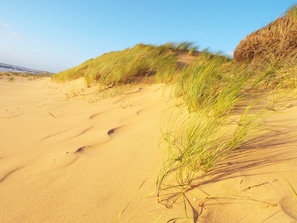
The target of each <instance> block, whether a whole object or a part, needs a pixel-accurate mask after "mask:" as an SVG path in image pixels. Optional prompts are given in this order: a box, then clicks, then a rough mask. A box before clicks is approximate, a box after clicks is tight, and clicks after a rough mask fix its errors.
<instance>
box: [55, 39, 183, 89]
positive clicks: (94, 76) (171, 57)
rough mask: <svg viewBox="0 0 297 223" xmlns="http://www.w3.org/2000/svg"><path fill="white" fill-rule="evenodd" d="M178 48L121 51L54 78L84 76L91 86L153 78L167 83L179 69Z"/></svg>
mask: <svg viewBox="0 0 297 223" xmlns="http://www.w3.org/2000/svg"><path fill="white" fill-rule="evenodd" d="M176 53H177V48H176V46H174V45H173V44H164V45H161V46H152V45H144V44H138V45H136V46H134V47H133V48H128V49H125V50H122V51H118V52H111V53H106V54H104V55H102V56H99V57H97V58H95V59H91V60H88V61H86V62H85V63H83V64H81V65H80V66H77V67H75V68H72V69H69V70H66V71H63V72H61V73H58V74H57V75H54V76H53V79H55V80H62V81H64V80H71V79H75V78H78V77H84V78H85V79H86V82H87V84H88V85H89V84H91V83H92V82H99V83H101V84H105V85H114V84H126V83H131V82H136V81H139V80H142V81H143V79H145V78H149V77H153V81H165V79H167V80H168V79H170V76H171V74H172V73H173V71H175V70H176V69H177V68H178V63H177V56H176Z"/></svg>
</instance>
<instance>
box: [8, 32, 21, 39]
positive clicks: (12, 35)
mask: <svg viewBox="0 0 297 223" xmlns="http://www.w3.org/2000/svg"><path fill="white" fill-rule="evenodd" d="M9 36H10V37H13V38H16V39H21V38H22V37H21V35H19V34H17V33H16V32H10V33H9Z"/></svg>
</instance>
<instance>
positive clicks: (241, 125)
mask: <svg viewBox="0 0 297 223" xmlns="http://www.w3.org/2000/svg"><path fill="white" fill-rule="evenodd" d="M296 33H297V6H294V7H292V8H290V9H289V10H288V11H287V13H286V15H285V16H284V17H281V18H278V19H277V20H276V21H275V22H273V23H271V24H269V25H268V26H267V27H264V28H262V29H260V30H259V31H256V32H254V33H252V34H251V35H249V36H247V37H246V38H245V39H244V40H243V41H241V42H240V43H239V45H238V47H237V48H236V51H235V53H234V57H235V59H234V60H233V59H230V58H228V57H226V56H223V55H221V54H217V53H211V52H208V51H206V50H205V51H202V52H198V51H197V49H198V48H197V47H196V46H194V45H193V43H191V42H183V43H179V44H174V43H167V44H164V45H161V46H152V45H145V44H138V45H136V46H135V47H133V48H129V49H125V50H123V51H118V52H111V53H107V54H104V55H102V56H100V57H97V58H95V59H91V60H88V61H86V62H85V63H83V64H81V65H80V66H77V67H75V68H72V69H69V70H66V71H63V72H61V73H58V74H56V75H53V76H52V78H53V79H54V80H57V81H67V80H72V79H75V78H79V77H84V78H85V80H86V83H87V85H91V84H92V83H100V84H103V85H111V86H113V85H119V84H129V83H135V82H139V81H144V80H149V81H150V82H171V83H173V84H174V87H175V91H174V94H175V97H176V98H177V100H178V101H179V102H180V104H179V105H180V107H179V108H180V109H181V111H182V112H181V113H179V114H178V115H177V116H174V115H172V117H171V120H170V121H169V123H168V129H165V130H164V129H163V130H162V131H163V142H164V143H163V145H164V147H165V148H166V150H167V157H166V161H165V162H164V165H163V168H162V170H161V171H160V174H159V176H158V181H157V194H158V197H159V201H160V202H161V203H164V204H166V206H172V205H173V204H174V203H175V202H176V201H177V200H178V199H180V198H183V200H184V201H188V199H185V193H186V192H188V191H189V190H191V189H193V188H195V187H198V186H199V185H201V184H202V183H203V182H201V181H203V177H204V176H206V175H207V174H208V173H209V171H211V170H212V168H214V167H215V166H216V164H218V163H219V162H220V161H222V160H223V159H224V158H225V157H227V156H228V154H230V153H231V152H232V151H234V150H237V149H240V148H242V146H243V145H244V144H245V142H247V141H248V140H249V139H250V138H251V137H252V136H253V134H255V131H254V130H256V127H257V125H258V124H259V122H260V120H261V118H262V116H263V115H264V114H267V113H268V112H270V110H271V109H268V108H269V106H271V104H270V102H269V101H268V102H267V104H265V103H262V102H261V104H260V103H258V104H257V101H256V100H255V99H254V98H253V97H254V96H257V97H258V96H259V95H261V94H263V93H266V92H271V91H276V90H281V89H296V87H297V76H296V74H297V72H296V71H297V57H296V55H297V51H296V49H297V41H296V38H295V36H296ZM185 56H191V60H190V62H184V61H185V60H181V57H185ZM192 57H194V59H193V58H192ZM251 98H253V100H252V101H253V102H252V104H251V103H250V102H249V103H247V101H251V100H249V99H251ZM254 105H257V109H254V108H253V106H254ZM251 111H252V112H251ZM181 114H182V115H181ZM177 123H178V124H177Z"/></svg>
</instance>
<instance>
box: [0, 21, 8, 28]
mask: <svg viewBox="0 0 297 223" xmlns="http://www.w3.org/2000/svg"><path fill="white" fill-rule="evenodd" d="M0 26H2V27H4V28H9V25H8V24H7V23H5V22H2V21H0Z"/></svg>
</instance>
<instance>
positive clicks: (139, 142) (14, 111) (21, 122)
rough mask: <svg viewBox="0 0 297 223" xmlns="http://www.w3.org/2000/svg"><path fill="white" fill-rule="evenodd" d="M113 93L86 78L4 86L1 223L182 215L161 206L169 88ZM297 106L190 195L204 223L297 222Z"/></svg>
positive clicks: (1, 82)
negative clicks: (159, 194)
mask: <svg viewBox="0 0 297 223" xmlns="http://www.w3.org/2000/svg"><path fill="white" fill-rule="evenodd" d="M108 94H110V93H107V94H106V95H105V96H104V97H103V98H102V97H101V98H100V97H98V93H96V92H94V88H92V89H86V88H85V87H84V82H83V80H81V79H79V80H76V81H72V82H70V83H66V84H58V83H54V82H52V81H51V80H50V78H48V77H46V78H41V79H34V80H31V79H30V78H15V79H14V80H13V81H9V80H8V79H7V78H2V79H0V122H1V124H0V195H1V199H0V210H1V212H0V222H3V223H6V222H96V223H98V222H99V223H100V222H102V223H109V222H129V223H130V222H131V223H136V222H137V223H138V222H144V223H145V222H162V223H163V222H167V221H168V220H170V219H171V218H174V217H183V216H184V212H183V205H182V203H180V204H177V205H175V206H174V208H173V209H166V208H165V207H164V206H163V205H161V204H158V202H157V198H156V185H155V184H156V179H157V175H158V172H159V170H160V168H161V166H162V162H163V160H164V156H165V150H164V149H163V148H162V147H160V144H161V139H162V134H161V129H163V128H166V121H165V122H164V121H161V120H164V112H165V111H166V110H167V109H168V108H172V107H173V106H174V105H175V101H174V99H172V97H171V94H170V87H166V86H165V85H163V84H156V85H141V86H133V87H131V88H130V89H127V90H125V91H124V92H123V93H122V94H121V95H117V96H113V97H111V95H108ZM296 105H297V103H296V101H291V102H290V104H288V106H286V107H284V108H283V109H282V110H281V111H279V112H276V114H274V115H273V116H271V117H269V118H267V120H266V121H265V124H266V125H267V126H269V128H270V130H271V131H269V132H268V133H267V135H264V136H261V137H259V138H258V139H254V140H252V141H251V142H249V144H247V145H246V149H245V150H242V151H238V152H235V153H234V154H232V155H230V157H229V158H228V159H227V160H224V162H223V163H222V164H221V165H219V166H218V167H217V168H216V169H214V170H213V172H212V175H210V176H208V177H205V178H204V179H201V184H200V185H199V187H197V188H196V189H194V190H192V191H190V192H189V194H188V197H189V200H190V202H191V204H192V206H193V208H195V210H196V211H197V213H198V214H199V217H198V220H197V222H253V223H256V222H297V195H295V194H294V190H293V189H292V188H295V190H296V191H297V142H296V139H297V138H296V136H297V116H296V114H297V106H296ZM189 210H190V209H189ZM189 213H190V212H189ZM190 215H191V214H190ZM177 222H186V221H185V220H179V221H177Z"/></svg>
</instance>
